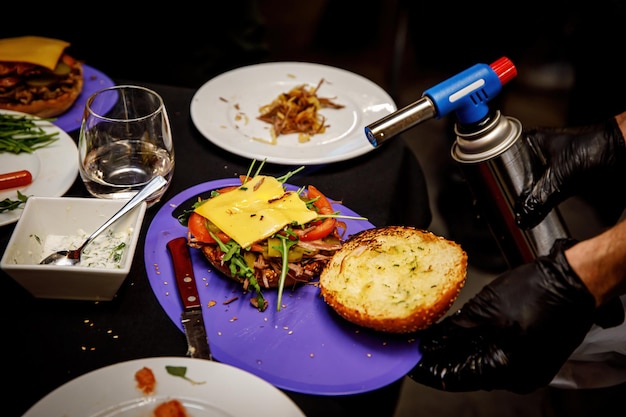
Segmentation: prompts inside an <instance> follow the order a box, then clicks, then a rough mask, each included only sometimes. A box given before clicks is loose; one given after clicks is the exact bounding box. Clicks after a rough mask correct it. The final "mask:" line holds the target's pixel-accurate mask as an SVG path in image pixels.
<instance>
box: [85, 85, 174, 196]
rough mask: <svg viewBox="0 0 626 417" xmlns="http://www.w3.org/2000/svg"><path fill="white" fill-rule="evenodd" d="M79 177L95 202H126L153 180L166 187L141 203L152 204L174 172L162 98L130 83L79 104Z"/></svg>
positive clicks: (151, 91)
mask: <svg viewBox="0 0 626 417" xmlns="http://www.w3.org/2000/svg"><path fill="white" fill-rule="evenodd" d="M78 154H79V170H80V175H81V178H82V180H83V183H84V184H85V187H86V188H87V190H88V191H89V193H90V194H91V195H93V196H95V197H99V198H111V199H130V198H132V197H133V196H134V195H135V194H136V193H137V192H138V191H139V190H141V189H142V188H143V187H144V186H145V185H146V184H147V183H148V182H149V181H150V180H151V179H152V178H153V177H155V176H157V175H161V176H163V177H164V178H165V179H166V180H167V184H166V185H165V186H164V187H163V188H162V189H161V190H159V192H157V193H155V194H153V195H152V196H150V198H149V199H148V200H146V202H147V205H148V207H150V206H152V205H154V204H155V203H157V202H158V201H159V200H160V199H161V197H162V196H163V194H164V193H165V191H166V190H167V188H168V186H169V184H170V182H171V179H172V175H173V172H174V144H173V142H172V133H171V129H170V122H169V118H168V116H167V111H166V109H165V105H164V104H163V99H162V98H161V96H160V95H159V94H158V93H156V92H155V91H153V90H151V89H149V88H145V87H141V86H136V85H117V86H113V87H110V88H105V89H103V90H100V91H97V92H95V93H94V94H92V95H91V96H90V97H89V98H88V99H87V103H86V104H85V111H84V113H83V119H82V122H81V127H80V133H79V138H78Z"/></svg>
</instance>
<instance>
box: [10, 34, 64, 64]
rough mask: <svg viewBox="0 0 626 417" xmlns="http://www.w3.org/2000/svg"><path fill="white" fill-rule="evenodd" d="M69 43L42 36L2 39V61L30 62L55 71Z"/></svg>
mask: <svg viewBox="0 0 626 417" xmlns="http://www.w3.org/2000/svg"><path fill="white" fill-rule="evenodd" d="M68 46H70V43H69V42H65V41H61V40H58V39H52V38H44V37H42V36H20V37H17V38H5V39H0V61H4V62H28V63H30V64H36V65H41V66H43V67H46V68H49V69H51V70H54V68H55V67H56V65H57V62H59V58H61V55H62V54H63V51H65V48H67V47H68Z"/></svg>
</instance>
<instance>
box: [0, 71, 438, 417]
mask: <svg viewBox="0 0 626 417" xmlns="http://www.w3.org/2000/svg"><path fill="white" fill-rule="evenodd" d="M134 84H141V85H145V86H147V87H150V88H153V89H154V90H156V91H157V92H158V93H160V94H161V95H162V96H163V99H164V101H165V104H166V106H167V108H168V111H169V116H170V120H171V124H172V133H173V137H174V143H175V153H176V156H175V157H176V166H175V170H174V177H173V179H172V183H171V185H170V187H169V189H168V191H167V192H166V194H165V195H164V197H163V199H162V200H161V202H160V203H158V204H157V205H155V206H153V207H151V208H149V209H148V210H147V212H146V216H145V219H144V223H143V227H142V230H141V236H140V238H139V244H138V247H137V250H136V253H135V259H134V261H133V266H132V268H131V271H130V274H129V276H128V277H127V279H126V280H125V281H124V283H123V284H122V286H121V288H120V289H119V291H118V293H117V296H116V297H115V298H114V299H113V300H112V301H106V302H93V301H70V300H46V299H37V298H34V297H33V296H31V295H30V293H28V292H27V291H26V290H24V289H23V288H22V287H21V286H20V285H19V284H17V283H16V282H15V281H14V280H13V279H12V278H11V277H9V276H8V275H7V274H6V273H4V272H3V271H0V294H2V297H3V299H4V302H2V303H1V304H0V306H1V307H0V308H1V313H0V323H1V329H2V334H3V336H2V345H3V352H4V354H3V356H4V358H3V362H4V363H3V366H2V368H3V374H4V378H5V383H6V384H5V386H6V387H7V388H5V390H7V389H8V395H6V396H5V397H6V398H5V401H4V402H3V407H2V408H3V411H2V415H4V416H21V415H22V414H23V413H25V412H26V411H27V410H28V409H29V408H30V407H31V406H33V405H34V404H35V403H36V402H37V401H39V400H40V399H41V398H42V397H44V396H45V395H46V394H48V393H49V392H51V391H53V390H54V389H56V388H58V387H59V386H61V385H63V384H65V383H66V382H68V381H70V380H72V379H74V378H76V377H78V376H80V375H83V374H85V373H88V372H91V371H93V370H96V369H99V368H102V367H104V366H108V365H112V364H115V363H118V362H123V361H127V360H132V359H139V358H146V357H158V356H186V354H187V343H186V340H185V336H184V334H183V333H182V332H181V331H180V330H179V329H178V327H177V326H176V325H175V324H174V323H173V322H172V321H171V320H170V319H169V317H168V316H167V314H166V313H165V311H164V310H163V309H162V307H161V305H160V304H159V302H158V300H157V298H156V297H155V295H154V293H153V291H152V289H151V287H150V284H149V282H148V279H147V275H146V270H145V265H144V255H143V253H144V241H145V236H146V232H147V229H148V227H149V225H150V223H151V221H152V219H153V218H154V216H155V214H156V213H157V211H158V210H159V207H161V205H162V204H164V203H165V202H167V201H168V200H169V199H170V198H171V197H173V196H175V195H176V194H178V193H180V192H181V191H183V190H186V189H187V188H189V187H192V186H194V185H197V184H200V183H203V182H206V181H209V180H213V179H220V178H232V177H235V176H237V175H239V174H245V173H246V172H247V170H248V168H249V166H250V163H251V161H250V160H249V159H247V158H242V157H238V156H236V155H233V154H230V153H228V152H226V151H223V150H221V149H220V148H218V147H216V146H214V145H213V144H212V143H211V142H209V141H208V140H207V139H206V138H204V137H203V136H202V135H201V134H200V133H199V132H198V131H197V130H196V128H195V126H194V124H193V122H192V121H191V118H190V115H189V106H190V103H191V99H192V97H193V94H194V93H195V90H193V89H188V88H180V87H172V86H165V85H155V84H145V83H138V82H134ZM70 135H71V136H72V137H73V138H74V139H75V140H76V139H77V136H78V131H74V132H70ZM363 140H366V139H365V136H364V137H363ZM293 169H294V167H293V166H284V165H274V164H266V165H265V166H264V168H263V173H264V174H266V175H282V174H284V173H286V172H288V171H290V170H293ZM289 182H290V183H292V184H295V185H309V184H313V185H315V186H316V187H317V188H319V189H320V190H322V191H323V192H324V193H325V194H326V195H327V196H329V197H330V198H333V199H335V200H341V201H342V204H344V205H345V206H346V207H349V208H350V209H352V210H354V211H355V212H357V213H359V214H360V215H362V216H365V217H367V218H368V220H369V221H370V222H371V223H372V224H374V225H375V226H385V225H392V224H393V225H400V224H401V225H411V226H416V227H419V228H427V227H428V226H429V224H430V221H431V212H430V208H429V203H428V193H427V189H426V183H425V179H424V176H423V173H422V170H421V167H420V165H419V163H418V161H417V159H416V158H415V156H414V155H413V153H412V152H411V150H410V149H409V148H408V147H407V146H406V145H405V143H404V141H403V140H400V139H399V138H398V139H397V140H393V141H389V142H387V143H386V144H385V145H384V146H382V147H380V148H379V149H375V150H373V151H372V152H369V153H367V154H366V155H363V156H361V157H358V158H355V159H351V160H348V161H344V162H336V163H332V164H327V165H316V166H307V167H306V169H305V170H303V171H302V172H300V173H298V174H297V175H296V176H294V177H292V178H290V180H289ZM65 195H66V196H72V197H88V196H89V195H88V193H87V191H86V189H85V187H84V186H83V184H82V182H81V180H80V176H77V178H76V181H75V182H74V184H73V185H72V187H71V188H70V189H69V190H68V192H67V193H66V194H65ZM14 228H15V224H10V225H5V226H2V227H0V254H2V253H4V251H5V249H6V246H7V244H8V241H9V239H10V237H11V234H12V232H13V229H14ZM401 381H402V379H400V380H398V381H397V382H394V383H392V384H390V385H389V386H387V387H384V388H381V389H378V390H376V391H372V392H367V393H363V394H358V395H350V396H312V395H305V394H300V393H293V392H287V394H288V395H289V396H290V397H291V398H292V399H293V400H294V401H295V402H296V404H298V406H299V407H300V408H301V409H302V411H303V412H304V413H305V414H306V415H308V416H315V415H324V416H348V415H350V416H353V415H358V414H359V413H361V412H363V413H367V414H371V412H372V411H373V410H377V415H389V416H392V415H393V412H394V409H395V404H396V400H397V398H398V395H399V391H400V386H401ZM243 395H244V393H242V396H243ZM68 400H71V399H68ZM378 410H380V412H378Z"/></svg>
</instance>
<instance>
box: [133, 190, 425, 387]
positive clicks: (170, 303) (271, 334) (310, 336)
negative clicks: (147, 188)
mask: <svg viewBox="0 0 626 417" xmlns="http://www.w3.org/2000/svg"><path fill="white" fill-rule="evenodd" d="M239 184H241V183H240V182H239V181H238V179H236V178H232V179H224V180H216V181H209V182H206V183H203V184H198V185H196V186H193V187H191V188H189V189H187V190H186V191H183V192H181V193H179V194H178V195H176V196H175V197H173V198H172V199H171V200H170V201H168V202H166V203H165V204H164V205H163V206H162V207H161V208H160V209H159V211H158V212H157V214H156V216H155V218H154V220H153V221H152V223H151V224H150V227H149V228H148V232H147V235H146V245H145V254H144V255H145V263H146V271H147V274H148V279H149V281H150V285H151V287H152V290H153V291H154V294H155V295H156V297H157V299H158V300H159V303H160V304H161V306H162V307H163V309H164V310H165V312H166V313H167V315H168V316H169V318H170V319H171V320H172V321H173V322H174V323H175V324H176V326H178V328H179V329H180V330H181V331H183V327H182V325H181V322H180V314H181V313H182V310H183V308H182V304H181V301H180V299H179V295H178V291H177V289H176V284H175V280H174V276H173V267H172V262H171V260H170V257H169V253H168V251H167V248H166V244H167V242H168V241H170V240H171V239H174V238H176V237H179V236H186V234H187V228H186V227H184V226H182V225H181V224H180V223H179V222H178V220H177V219H176V218H175V217H174V216H173V215H172V213H173V212H174V210H176V209H177V208H178V209H179V210H180V208H179V206H180V205H181V204H190V203H189V201H190V200H189V199H190V198H192V197H194V196H196V195H200V194H204V193H206V192H207V191H209V190H213V189H217V188H221V187H225V186H230V185H239ZM287 189H290V190H296V189H297V187H295V186H292V185H287ZM333 206H334V208H335V210H339V211H340V212H341V213H342V214H345V215H350V216H358V214H356V213H354V212H353V211H351V210H349V209H347V208H346V207H344V206H342V205H340V204H333ZM183 208H188V209H190V208H191V206H190V207H183ZM345 222H346V224H347V235H349V234H354V233H356V232H359V231H361V230H364V229H369V228H371V227H373V225H372V224H371V223H369V222H367V221H363V220H346V221H345ZM347 235H346V236H347ZM191 259H192V262H193V265H194V272H195V276H196V282H197V284H198V290H199V292H200V299H201V301H202V306H203V317H204V321H205V323H206V330H207V335H208V338H209V343H210V345H211V351H212V353H213V355H214V357H215V359H216V360H218V361H220V362H223V363H227V364H230V365H233V366H236V367H238V368H240V369H243V370H246V371H248V372H251V373H253V374H255V375H257V376H259V377H261V378H263V379H265V380H266V381H268V382H270V383H272V384H274V385H275V386H277V387H279V388H282V389H286V390H289V391H294V392H300V393H304V394H315V395H348V394H357V393H362V392H367V391H371V390H375V389H378V388H381V387H384V386H386V385H388V384H390V383H392V382H394V381H396V380H398V379H400V378H402V377H403V376H404V375H406V373H407V372H408V371H410V370H411V368H412V367H413V366H414V365H415V364H416V363H417V362H418V360H419V358H420V354H419V352H418V350H417V340H416V338H415V335H414V334H408V335H393V334H385V333H380V332H375V331H370V330H368V329H364V328H362V327H359V326H355V325H353V324H351V323H349V322H347V321H346V320H344V319H343V318H341V317H340V316H339V315H337V314H336V313H335V312H334V311H333V310H332V309H331V308H330V307H328V306H327V305H326V304H325V303H324V301H323V299H322V298H321V297H320V294H319V288H318V287H317V286H315V285H302V286H299V287H297V288H295V289H291V288H290V289H285V291H284V292H283V305H284V307H282V308H281V310H280V311H278V312H277V311H276V298H277V293H276V291H275V290H266V291H264V296H265V298H266V299H267V300H268V302H269V306H268V308H267V310H266V311H264V312H259V311H258V310H257V309H255V308H254V307H252V306H251V305H250V297H251V293H247V294H243V291H242V288H241V286H240V285H239V284H237V283H236V282H234V281H232V280H229V279H227V278H225V277H224V276H223V275H221V274H220V273H219V272H217V271H214V270H213V269H212V267H211V265H210V264H209V262H208V261H207V260H206V259H205V258H204V256H203V255H202V254H201V253H200V251H199V250H195V249H191ZM233 298H236V300H235V301H231V302H228V303H227V301H228V300H232V299H233ZM212 301H214V302H215V305H213V306H212V307H209V303H210V302H212Z"/></svg>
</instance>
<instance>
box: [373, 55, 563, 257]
mask: <svg viewBox="0 0 626 417" xmlns="http://www.w3.org/2000/svg"><path fill="white" fill-rule="evenodd" d="M516 75H517V69H516V68H515V65H514V64H513V63H512V62H511V61H510V60H509V59H508V58H506V57H502V58H500V59H498V60H496V61H495V62H493V63H492V64H490V65H487V64H476V65H474V66H472V67H470V68H468V69H466V70H464V71H462V72H460V73H458V74H457V75H455V76H453V77H451V78H449V79H447V80H445V81H443V82H441V83H440V84H437V85H435V86H434V87H431V88H429V89H427V90H426V91H424V93H423V95H422V97H421V98H420V99H419V100H417V101H415V102H414V103H412V104H409V105H408V106H406V107H404V108H401V109H399V110H397V111H395V112H393V113H391V114H389V115H387V116H385V117H383V118H381V119H380V120H378V121H376V122H374V123H371V124H370V125H368V126H367V127H365V135H366V136H367V139H368V140H369V142H370V143H371V144H372V146H374V147H378V146H380V145H381V144H382V143H384V142H385V141H387V140H389V139H391V138H393V137H395V136H396V135H398V134H400V133H402V132H404V131H406V130H408V129H410V128H412V127H414V126H416V125H418V124H420V123H422V122H425V121H427V120H430V119H440V118H442V117H444V116H445V115H447V114H449V113H452V112H454V113H455V115H456V120H455V126H454V131H455V134H456V138H455V141H454V143H453V145H452V149H451V156H452V158H453V159H454V160H455V161H457V162H458V163H459V164H460V167H461V170H462V172H463V174H464V176H465V177H466V179H467V181H468V184H469V187H470V189H471V191H472V193H473V195H474V198H475V199H476V202H477V206H478V208H479V210H480V211H481V212H482V214H483V215H484V217H485V220H486V221H487V223H488V225H489V228H490V230H491V233H492V234H493V236H494V237H495V239H496V241H497V243H498V246H499V248H500V250H501V252H502V254H503V256H504V257H505V259H506V261H507V263H508V265H509V266H510V267H514V266H517V265H520V264H522V263H526V262H529V261H531V260H532V259H534V258H536V257H537V256H540V255H545V254H547V253H548V252H549V251H550V249H551V247H552V245H553V243H554V241H555V239H558V238H565V237H568V236H569V233H568V231H567V228H566V226H565V223H564V221H563V218H562V216H561V214H560V212H559V210H558V208H555V209H553V210H552V211H551V212H550V213H549V214H548V215H547V216H546V217H545V218H544V220H543V221H542V222H541V223H539V224H538V225H537V226H535V227H533V228H531V229H527V230H522V229H521V228H519V227H518V226H517V224H516V222H515V215H514V211H513V207H514V205H515V202H516V200H517V198H519V196H520V194H521V193H522V192H523V190H524V189H525V188H526V187H528V186H530V185H531V184H532V182H533V179H534V178H535V177H536V176H537V175H539V172H540V170H541V168H542V166H543V165H544V164H545V161H544V158H543V156H542V155H540V154H537V153H536V152H535V150H534V149H532V148H531V147H530V146H529V145H528V144H527V142H526V140H524V138H523V131H522V124H521V123H520V121H519V120H518V119H516V118H513V117H508V116H504V115H502V114H501V112H500V111H499V110H493V109H490V108H489V106H488V104H487V103H488V102H489V101H491V100H492V99H493V98H494V97H496V96H497V94H498V93H499V92H500V91H501V89H502V86H503V85H504V84H506V83H508V82H509V81H511V80H512V79H513V78H514V77H515V76H516Z"/></svg>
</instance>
